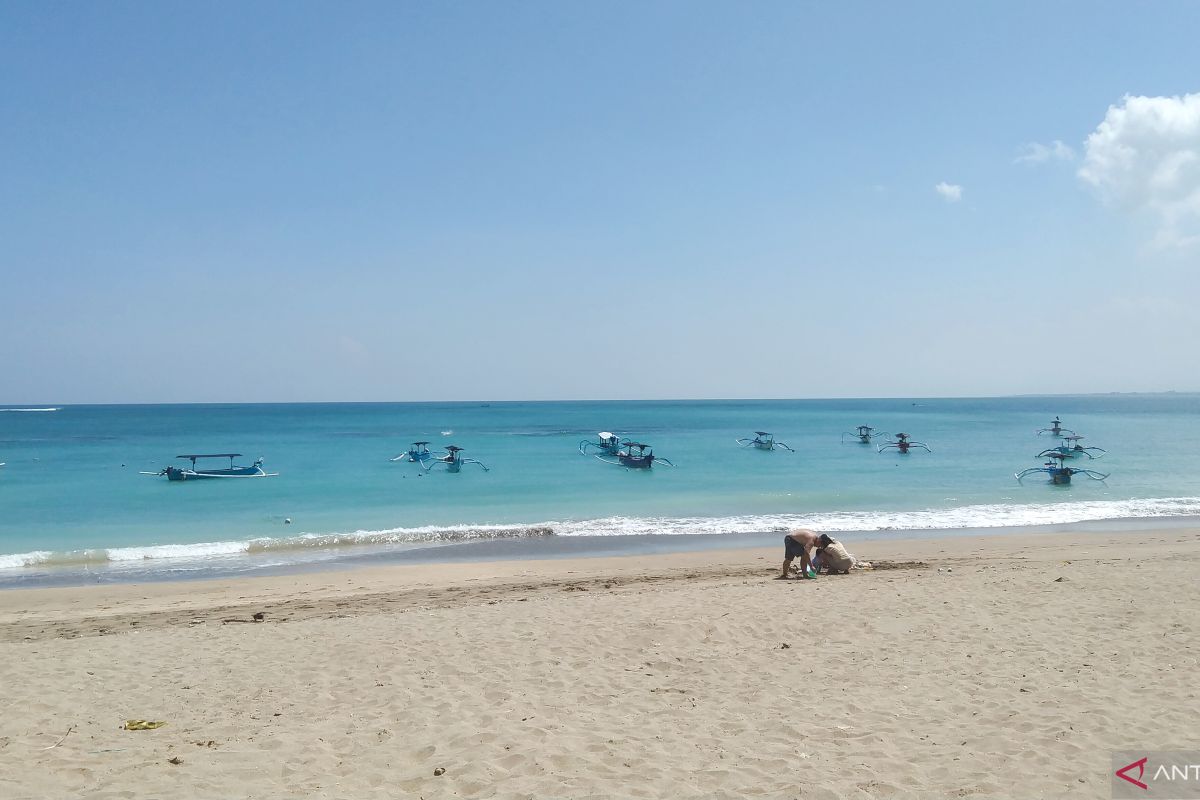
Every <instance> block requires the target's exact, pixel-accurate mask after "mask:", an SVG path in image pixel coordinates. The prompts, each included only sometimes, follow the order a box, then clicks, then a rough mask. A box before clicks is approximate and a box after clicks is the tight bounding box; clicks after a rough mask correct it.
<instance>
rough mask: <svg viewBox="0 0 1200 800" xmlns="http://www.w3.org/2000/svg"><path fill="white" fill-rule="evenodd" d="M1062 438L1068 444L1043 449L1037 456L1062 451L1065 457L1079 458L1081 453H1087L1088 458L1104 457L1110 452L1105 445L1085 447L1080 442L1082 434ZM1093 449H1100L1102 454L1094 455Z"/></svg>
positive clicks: (1041, 456)
mask: <svg viewBox="0 0 1200 800" xmlns="http://www.w3.org/2000/svg"><path fill="white" fill-rule="evenodd" d="M1062 438H1063V442H1065V443H1066V444H1060V445H1059V446H1058V447H1051V448H1050V449H1049V450H1043V451H1042V452H1040V453H1038V454H1037V457H1038V458H1045V457H1046V456H1049V455H1052V454H1053V453H1061V454H1062V456H1063V458H1077V457H1078V456H1081V455H1085V456H1087V457H1088V458H1103V457H1104V454H1105V453H1107V452H1108V451H1107V450H1105V449H1104V448H1103V447H1084V446H1083V445H1081V444H1080V443H1079V440H1080V439H1082V438H1083V437H1082V436H1064V437H1062ZM1091 450H1098V451H1100V455H1098V456H1094V455H1092V454H1091V452H1090V451H1091Z"/></svg>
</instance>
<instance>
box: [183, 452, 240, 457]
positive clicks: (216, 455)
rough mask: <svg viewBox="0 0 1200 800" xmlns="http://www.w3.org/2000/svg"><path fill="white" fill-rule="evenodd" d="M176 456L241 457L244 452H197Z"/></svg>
mask: <svg viewBox="0 0 1200 800" xmlns="http://www.w3.org/2000/svg"><path fill="white" fill-rule="evenodd" d="M175 457H176V458H241V457H242V454H241V453H195V454H191V453H189V454H187V455H182V456H175Z"/></svg>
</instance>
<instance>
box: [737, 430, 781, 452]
mask: <svg viewBox="0 0 1200 800" xmlns="http://www.w3.org/2000/svg"><path fill="white" fill-rule="evenodd" d="M735 441H736V442H737V443H738V444H740V445H741V446H742V447H753V448H754V449H756V450H774V449H775V448H776V447H782V448H783V449H784V450H787V451H788V452H789V453H794V452H796V451H795V450H793V449H792V448H790V447H788V446H787V445H786V444H784V443H783V442H777V441H775V434H773V433H767V432H766V431H755V432H754V438H753V439H749V438H747V439H736V440H735Z"/></svg>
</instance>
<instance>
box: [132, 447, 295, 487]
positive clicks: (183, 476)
mask: <svg viewBox="0 0 1200 800" xmlns="http://www.w3.org/2000/svg"><path fill="white" fill-rule="evenodd" d="M241 455H242V454H241V453H188V454H185V455H180V456H175V457H176V458H179V459H183V460H184V461H190V462H191V466H190V467H188V466H184V467H172V466H167V467H164V468H163V469H162V470H161V471H160V472H143V473H141V474H143V475H156V476H162V475H166V476H167V480H169V481H194V480H199V479H201V478H271V477H274V476H276V475H278V474H279V473H278V472H267V471H266V470H264V469H263V467H262V465H263V460H262V458H259V459H258V460H257V461H255V462H254V463H253V464H251V465H250V466H248V467H244V466H239V465H237V464H234V463H233V460H234V459H235V458H241ZM201 458H228V459H229V466H228V467H223V468H220V469H200V468H199V467H197V466H196V461H197V460H199V459H201Z"/></svg>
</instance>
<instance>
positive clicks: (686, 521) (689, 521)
mask: <svg viewBox="0 0 1200 800" xmlns="http://www.w3.org/2000/svg"><path fill="white" fill-rule="evenodd" d="M1195 515H1200V497H1174V498H1154V499H1139V500H1119V501H1117V500H1114V501H1093V502H1071V503H1050V504H1039V505H1000V504H997V505H975V506H963V507H959V508H945V509H925V510H918V511H830V512H814V513H808V514H775V515H742V516H725V517H605V518H601V519H588V520H564V521H551V522H543V523H537V524H496V525H489V524H481V525H466V524H464V525H445V526H436V525H430V526H422V527H412V528H389V529H385V530H358V531H352V532H335V533H301V534H299V535H296V536H287V537H279V538H270V537H259V538H252V539H245V540H232V541H211V542H197V543H180V544H154V545H145V546H127V547H110V548H93V549H87V550H72V551H65V552H54V551H49V550H38V551H33V552H28V553H14V554H0V570H13V569H18V570H19V569H21V568H26V567H42V568H54V567H72V566H73V567H87V566H97V567H99V566H102V565H112V566H118V565H133V564H143V565H145V564H147V562H160V563H163V564H164V566H166V565H167V564H171V563H178V562H183V561H188V562H204V561H209V560H215V559H230V558H237V557H239V556H256V555H257V556H265V555H270V556H273V557H274V558H273V560H274V561H276V562H279V563H286V562H288V561H291V560H295V561H297V562H299V561H308V560H312V557H313V556H315V555H317V554H322V553H323V554H327V555H328V556H330V557H333V556H334V555H335V554H336V553H337V552H339V551H340V552H345V551H347V550H349V549H351V548H356V547H367V546H374V547H387V546H391V545H394V546H398V547H405V548H415V547H424V546H435V545H447V544H458V543H464V542H473V541H490V540H498V539H537V538H542V537H550V536H605V537H609V536H647V535H657V536H671V535H679V534H692V535H695V534H710V535H730V534H762V533H770V532H773V531H785V530H789V529H791V528H797V527H806V528H816V529H819V530H825V531H832V532H843V533H846V532H877V531H895V532H897V533H900V532H903V531H906V530H949V529H956V528H962V529H968V528H971V529H973V528H1004V527H1030V526H1038V525H1056V524H1069V523H1076V522H1093V521H1101V520H1113V519H1135V518H1153V517H1180V516H1195Z"/></svg>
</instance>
